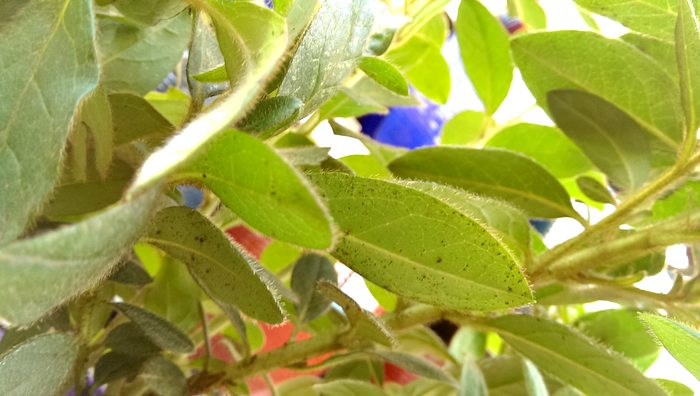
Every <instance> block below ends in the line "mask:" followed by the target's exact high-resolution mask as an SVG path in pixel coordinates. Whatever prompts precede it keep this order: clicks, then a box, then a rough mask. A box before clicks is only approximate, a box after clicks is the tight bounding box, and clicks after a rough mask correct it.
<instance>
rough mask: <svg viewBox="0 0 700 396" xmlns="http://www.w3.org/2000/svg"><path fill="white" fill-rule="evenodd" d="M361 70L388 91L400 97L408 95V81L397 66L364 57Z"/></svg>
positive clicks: (375, 58)
mask: <svg viewBox="0 0 700 396" xmlns="http://www.w3.org/2000/svg"><path fill="white" fill-rule="evenodd" d="M360 69H361V70H362V71H363V72H365V74H366V75H367V76H369V77H370V78H371V79H373V80H374V81H376V82H377V83H379V84H381V85H382V86H384V87H386V88H387V89H389V90H391V91H393V92H396V93H397V94H399V95H408V84H407V83H406V79H405V78H404V77H403V75H401V72H400V71H399V70H398V69H397V68H396V66H394V65H392V64H391V63H389V62H387V61H385V60H383V59H381V58H377V57H373V56H363V57H362V58H361V59H360Z"/></svg>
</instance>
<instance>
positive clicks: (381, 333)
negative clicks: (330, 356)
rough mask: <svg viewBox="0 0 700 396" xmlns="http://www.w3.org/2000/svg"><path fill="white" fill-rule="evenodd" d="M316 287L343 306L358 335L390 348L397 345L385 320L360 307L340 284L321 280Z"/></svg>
mask: <svg viewBox="0 0 700 396" xmlns="http://www.w3.org/2000/svg"><path fill="white" fill-rule="evenodd" d="M316 289H317V290H318V291H319V292H320V293H321V294H323V295H324V296H326V297H327V298H328V299H330V300H332V301H333V302H335V303H336V304H338V305H340V306H341V307H342V308H343V311H345V315H346V316H347V318H348V320H349V321H350V323H351V324H352V325H353V326H354V327H355V331H356V333H357V335H359V336H360V337H364V338H366V339H368V340H372V341H374V342H376V343H379V344H381V345H384V346H387V347H390V348H391V347H393V346H394V345H396V339H395V338H394V335H393V334H392V333H391V332H390V331H389V329H388V328H387V327H386V325H385V324H384V322H382V321H381V320H380V319H378V318H377V317H376V316H374V314H372V313H371V312H369V311H367V310H365V309H363V308H362V307H360V305H359V304H358V303H357V302H356V301H355V300H353V299H352V298H350V296H348V295H347V294H345V293H343V292H342V291H341V290H340V289H339V288H338V286H336V285H335V284H333V283H330V282H328V281H327V280H321V281H319V282H318V284H317V286H316Z"/></svg>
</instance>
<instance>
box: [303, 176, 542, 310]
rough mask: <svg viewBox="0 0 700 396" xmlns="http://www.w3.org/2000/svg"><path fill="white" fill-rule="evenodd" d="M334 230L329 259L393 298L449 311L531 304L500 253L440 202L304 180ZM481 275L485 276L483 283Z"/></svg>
mask: <svg viewBox="0 0 700 396" xmlns="http://www.w3.org/2000/svg"><path fill="white" fill-rule="evenodd" d="M312 180H313V181H314V183H316V184H317V185H318V186H319V188H320V190H321V193H322V195H323V197H324V198H325V199H326V201H327V202H328V205H329V208H330V211H331V214H332V216H333V218H334V219H335V221H336V223H337V224H338V227H339V229H340V236H339V239H338V241H337V242H336V245H335V247H334V250H333V251H332V252H331V254H333V256H334V257H336V258H337V259H339V260H340V261H342V262H343V263H345V264H346V265H348V266H349V267H350V268H352V269H353V270H355V271H357V272H358V273H359V274H360V275H362V276H363V277H365V278H367V279H369V280H370V281H372V282H374V283H376V284H377V285H379V286H381V287H383V288H385V289H387V290H389V291H391V292H394V293H397V294H399V295H401V296H405V297H408V298H413V299H416V300H419V301H423V302H427V303H431V304H435V305H440V306H445V307H450V308H457V309H477V310H490V309H498V308H506V307H515V306H519V305H523V304H527V303H529V302H530V301H531V297H530V296H531V295H530V291H529V287H528V285H527V281H526V280H525V279H524V277H523V275H522V273H521V272H520V269H519V268H518V265H517V263H516V261H515V259H514V258H513V257H512V256H511V254H510V253H509V251H508V250H507V249H506V248H505V246H504V245H503V244H502V243H501V242H500V241H499V240H498V239H497V238H496V237H495V236H494V235H493V234H492V233H490V231H488V230H487V229H485V228H484V227H483V226H482V225H480V223H478V222H476V221H475V220H474V219H472V218H470V217H468V216H467V215H465V214H462V213H460V212H459V211H458V209H455V208H453V207H451V206H449V205H448V204H446V203H443V202H441V201H439V200H438V199H436V198H434V197H432V196H430V195H428V194H425V193H423V192H420V191H418V190H415V189H412V188H409V187H405V186H400V185H397V184H394V183H390V182H385V181H380V180H373V179H364V178H359V177H351V176H347V175H344V174H340V173H335V174H318V175H312ZM485 274H488V276H485Z"/></svg>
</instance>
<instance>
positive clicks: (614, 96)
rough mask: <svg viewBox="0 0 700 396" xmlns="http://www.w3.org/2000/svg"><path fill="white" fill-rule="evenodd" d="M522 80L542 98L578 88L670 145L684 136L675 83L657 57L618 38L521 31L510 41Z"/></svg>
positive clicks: (542, 100)
mask: <svg viewBox="0 0 700 396" xmlns="http://www.w3.org/2000/svg"><path fill="white" fill-rule="evenodd" d="M511 48H512V51H513V56H514V58H515V61H516V63H517V65H518V67H519V68H520V71H521V72H522V75H523V79H524V80H525V82H526V83H527V85H528V87H529V88H530V91H531V92H532V94H533V95H534V96H535V98H536V99H537V101H538V103H539V104H540V105H541V106H543V107H545V108H547V107H546V106H547V97H546V96H547V93H548V92H549V91H552V90H555V89H578V90H583V91H586V92H589V93H591V94H594V95H597V96H599V97H601V98H602V99H604V100H606V101H608V102H610V103H611V104H613V105H615V106H616V107H618V108H619V109H620V110H622V111H624V112H625V113H627V114H628V115H629V116H630V117H632V119H634V120H635V121H636V122H637V123H638V124H639V125H641V126H642V127H643V128H644V129H645V130H646V131H647V132H648V133H650V134H651V136H653V137H655V138H656V139H658V140H659V142H660V143H661V144H664V145H666V146H668V147H669V148H675V147H677V146H678V142H679V141H680V140H681V137H682V135H683V116H682V111H681V105H680V98H679V95H678V92H677V88H676V84H675V83H674V82H673V80H672V79H671V77H670V76H669V75H668V74H667V73H666V72H664V70H663V69H662V68H661V67H660V66H659V64H658V63H656V62H655V61H654V60H653V59H651V58H650V57H648V56H646V55H645V54H643V53H641V52H639V51H637V50H636V49H635V48H633V47H632V46H630V45H628V44H626V43H623V42H621V41H619V40H613V39H609V38H605V37H603V36H601V35H599V34H596V33H592V32H582V31H558V32H543V33H533V34H528V35H523V36H519V37H517V38H515V39H514V40H513V41H512V43H511Z"/></svg>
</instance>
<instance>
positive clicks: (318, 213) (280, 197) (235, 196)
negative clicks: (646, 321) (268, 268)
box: [179, 131, 331, 249]
mask: <svg viewBox="0 0 700 396" xmlns="http://www.w3.org/2000/svg"><path fill="white" fill-rule="evenodd" d="M179 177H180V178H187V179H194V180H198V181H200V182H202V183H204V184H206V185H207V187H209V188H210V189H211V190H212V191H213V192H214V193H215V194H216V195H217V196H219V198H220V199H221V201H222V202H223V204H224V205H226V206H227V207H228V208H229V209H231V210H232V211H233V212H234V213H235V214H236V215H238V216H240V217H241V219H243V220H244V221H245V222H246V223H247V224H248V225H250V226H251V227H253V228H255V229H256V230H258V231H260V232H262V233H264V234H266V235H269V236H271V237H273V238H275V239H280V240H282V241H285V242H291V243H295V244H297V245H300V246H306V247H311V248H319V249H323V248H326V247H328V246H329V245H330V244H331V227H330V224H329V218H328V215H327V214H326V211H325V209H324V207H323V206H322V204H321V202H320V200H319V199H318V197H317V196H316V194H315V193H314V192H313V190H311V188H310V186H308V185H307V183H306V181H305V180H304V178H303V176H302V175H301V174H300V173H299V172H298V171H297V170H296V169H294V168H293V167H292V166H291V165H289V164H288V163H287V162H286V161H285V160H284V159H283V158H282V157H281V156H280V155H279V154H277V153H276V152H275V151H274V150H273V149H272V148H271V147H269V146H268V145H266V144H265V143H263V142H261V141H259V140H257V139H256V138H254V137H252V136H249V135H247V134H244V133H241V132H236V131H226V133H224V134H222V135H221V136H219V137H217V138H216V139H214V140H213V141H212V142H210V143H209V144H207V146H206V147H205V148H204V149H203V153H202V155H200V156H197V158H194V159H193V161H192V162H190V163H189V164H187V166H186V167H185V168H184V169H183V170H182V172H181V173H180V174H179ZM280 216H283V217H284V219H285V221H284V222H280V221H279V217H280Z"/></svg>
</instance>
